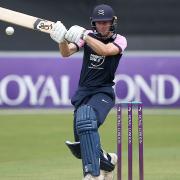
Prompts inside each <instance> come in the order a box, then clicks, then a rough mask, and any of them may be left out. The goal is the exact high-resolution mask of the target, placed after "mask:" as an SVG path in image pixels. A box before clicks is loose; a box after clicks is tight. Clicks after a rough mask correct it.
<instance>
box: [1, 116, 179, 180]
mask: <svg viewBox="0 0 180 180" xmlns="http://www.w3.org/2000/svg"><path fill="white" fill-rule="evenodd" d="M125 120H126V117H125V116H124V121H123V126H124V129H123V135H124V136H123V180H125V179H127V142H126V140H127V132H126V131H127V125H126V123H125ZM143 120H144V170H145V172H144V174H145V180H179V179H180V171H179V167H180V116H179V115H177V114H176V115H174V116H173V115H167V114H166V113H162V115H151V114H144V118H143ZM136 128H137V127H136V124H135V126H134V129H133V130H134V134H133V135H134V152H133V156H134V163H133V166H134V179H135V180H137V179H138V161H137V160H138V157H137V154H138V148H137V146H136V145H137V129H136ZM100 133H101V141H102V145H103V147H104V149H106V150H107V151H116V115H115V113H111V114H110V116H108V118H107V121H106V123H105V124H104V126H102V127H101V128H100ZM67 139H68V140H73V133H72V113H62V114H61V113H59V114H57V113H54V114H53V113H50V114H27V115H26V114H24V115H15V114H14V115H3V114H0V180H72V179H73V180H80V179H82V170H81V162H80V161H79V160H77V159H75V158H74V157H73V156H72V155H71V153H70V152H69V150H68V149H67V147H66V146H65V144H64V142H65V140H67Z"/></svg>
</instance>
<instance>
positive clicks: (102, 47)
mask: <svg viewBox="0 0 180 180" xmlns="http://www.w3.org/2000/svg"><path fill="white" fill-rule="evenodd" d="M85 41H86V43H87V44H88V45H89V46H90V47H91V48H92V49H93V50H94V51H95V52H96V53H97V54H99V55H101V56H107V55H108V49H107V46H106V44H104V43H102V42H101V41H98V40H96V39H94V38H92V37H90V36H88V35H87V36H86V38H85Z"/></svg>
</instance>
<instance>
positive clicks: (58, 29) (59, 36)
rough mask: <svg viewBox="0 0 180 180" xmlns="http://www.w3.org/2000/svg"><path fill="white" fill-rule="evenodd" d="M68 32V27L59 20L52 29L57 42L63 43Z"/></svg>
mask: <svg viewBox="0 0 180 180" xmlns="http://www.w3.org/2000/svg"><path fill="white" fill-rule="evenodd" d="M66 32H67V29H66V27H65V26H64V25H63V24H62V23H61V22H60V21H57V22H56V23H55V24H54V26H53V28H52V30H51V33H50V36H51V38H52V39H53V40H54V41H56V42H57V43H61V42H63V41H64V36H65V34H66Z"/></svg>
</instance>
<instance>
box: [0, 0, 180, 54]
mask: <svg viewBox="0 0 180 180" xmlns="http://www.w3.org/2000/svg"><path fill="white" fill-rule="evenodd" d="M100 3H107V4H109V5H111V6H112V7H113V8H114V10H115V12H116V15H117V17H118V28H117V32H118V33H120V34H122V35H124V36H126V38H127V39H128V50H179V48H180V23H179V22H180V12H179V9H180V1H179V0H113V1H106V0H104V1H102V0H96V1H93V0H76V1H75V0H66V1H61V0H51V1H47V0H1V1H0V6H1V7H5V8H9V9H12V10H15V11H20V12H23V13H26V14H29V15H33V16H36V17H41V18H44V19H48V20H52V21H57V20H61V21H62V22H63V23H64V24H65V26H66V27H67V28H69V27H71V26H72V25H75V24H77V25H80V26H83V27H85V28H88V29H89V28H90V20H89V18H90V16H91V12H92V9H93V7H94V6H95V5H97V4H100ZM9 25H10V24H8V23H3V22H0V51H8V50H17V51H22V50H25V51H27V50H33V51H56V50H58V46H57V44H56V43H55V42H53V41H52V40H51V39H50V37H49V35H47V34H44V33H41V32H35V31H33V30H29V29H26V28H22V27H18V26H15V25H13V27H15V34H14V35H13V36H6V35H5V33H4V31H5V28H6V27H7V26H9Z"/></svg>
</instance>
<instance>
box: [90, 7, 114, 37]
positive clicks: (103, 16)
mask: <svg viewBox="0 0 180 180" xmlns="http://www.w3.org/2000/svg"><path fill="white" fill-rule="evenodd" d="M98 21H112V25H111V26H110V28H109V32H112V33H113V34H115V32H116V26H117V17H116V16H115V15H114V11H113V9H112V8H111V6H108V5H105V4H101V5H98V6H96V7H95V8H94V10H93V13H92V17H91V27H92V29H93V31H94V33H95V34H96V35H98V36H100V37H102V35H101V34H100V33H99V32H98V31H97V29H96V22H98Z"/></svg>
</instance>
